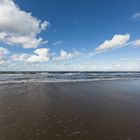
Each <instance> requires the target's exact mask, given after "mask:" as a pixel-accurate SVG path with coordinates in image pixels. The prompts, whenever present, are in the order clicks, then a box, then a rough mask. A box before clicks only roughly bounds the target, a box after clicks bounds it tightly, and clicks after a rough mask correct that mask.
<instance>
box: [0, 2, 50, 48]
mask: <svg viewBox="0 0 140 140" xmlns="http://www.w3.org/2000/svg"><path fill="white" fill-rule="evenodd" d="M48 25H49V23H48V22H47V21H44V22H42V21H41V20H39V19H37V18H36V17H33V16H32V14H31V13H27V12H25V11H23V10H21V9H20V8H19V7H18V6H17V5H16V4H15V2H14V1H13V0H0V40H1V41H3V42H5V43H7V44H11V45H21V46H22V47H24V48H36V47H37V46H38V45H40V44H41V43H42V41H43V39H42V38H37V35H38V34H39V33H41V32H42V31H43V30H45V29H46V27H47V26H48Z"/></svg>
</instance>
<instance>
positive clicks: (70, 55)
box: [56, 50, 81, 60]
mask: <svg viewBox="0 0 140 140" xmlns="http://www.w3.org/2000/svg"><path fill="white" fill-rule="evenodd" d="M80 55H81V53H80V52H77V51H75V52H72V53H71V52H66V51H64V50H61V51H60V55H59V56H58V57H57V58H56V60H68V59H71V58H73V57H76V56H80Z"/></svg>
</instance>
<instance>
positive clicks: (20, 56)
mask: <svg viewBox="0 0 140 140" xmlns="http://www.w3.org/2000/svg"><path fill="white" fill-rule="evenodd" d="M11 58H12V60H13V61H20V62H23V61H26V59H27V58H29V55H28V54H26V53H23V54H14V55H12V57H11Z"/></svg>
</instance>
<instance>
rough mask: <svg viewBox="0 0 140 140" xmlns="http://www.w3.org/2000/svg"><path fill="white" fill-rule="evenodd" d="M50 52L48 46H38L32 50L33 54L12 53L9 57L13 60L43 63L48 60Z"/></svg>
mask: <svg viewBox="0 0 140 140" xmlns="http://www.w3.org/2000/svg"><path fill="white" fill-rule="evenodd" d="M50 57H51V55H50V53H49V49H48V48H40V49H36V50H35V51H34V54H27V53H23V54H14V55H12V57H11V59H12V60H13V61H19V62H26V63H43V62H48V61H49V60H50Z"/></svg>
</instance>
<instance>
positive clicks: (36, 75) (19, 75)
mask: <svg viewBox="0 0 140 140" xmlns="http://www.w3.org/2000/svg"><path fill="white" fill-rule="evenodd" d="M117 79H140V72H0V83H14V82H15V83H20V82H69V81H96V80H117Z"/></svg>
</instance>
